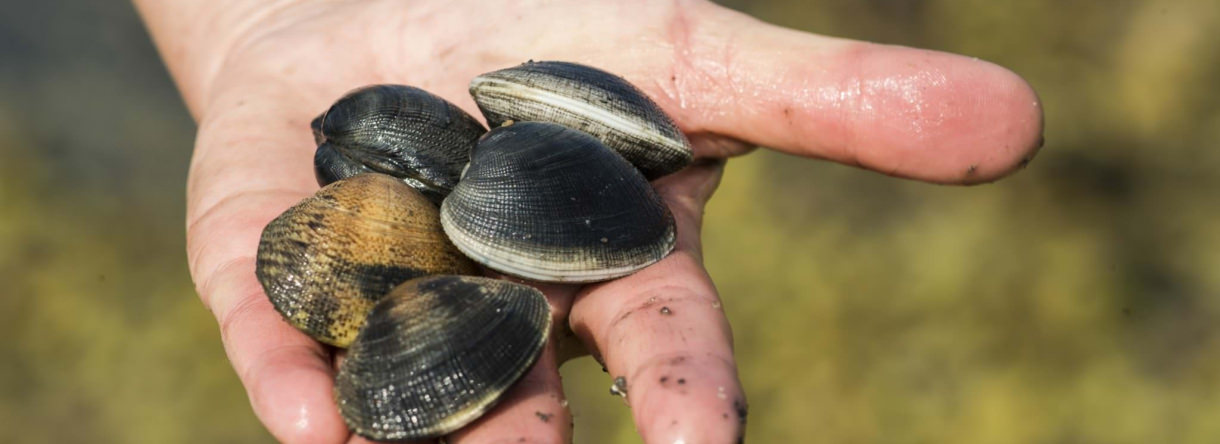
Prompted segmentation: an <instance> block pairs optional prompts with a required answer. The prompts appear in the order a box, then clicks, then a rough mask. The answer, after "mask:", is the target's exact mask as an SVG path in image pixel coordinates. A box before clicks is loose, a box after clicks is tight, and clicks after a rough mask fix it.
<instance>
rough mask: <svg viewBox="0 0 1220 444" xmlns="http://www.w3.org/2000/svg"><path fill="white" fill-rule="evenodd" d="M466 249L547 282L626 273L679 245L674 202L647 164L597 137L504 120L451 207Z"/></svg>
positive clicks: (444, 215) (474, 159)
mask: <svg viewBox="0 0 1220 444" xmlns="http://www.w3.org/2000/svg"><path fill="white" fill-rule="evenodd" d="M441 225H442V226H444V228H445V234H447V235H449V238H450V239H451V240H452V241H453V243H454V245H456V246H457V247H458V249H460V250H462V252H463V253H466V255H467V256H469V257H471V258H473V259H474V260H475V261H477V262H479V263H482V264H483V265H486V266H487V267H489V268H492V269H495V270H497V271H500V272H502V273H506V274H510V275H514V276H519V277H523V278H527V279H533V280H537V281H549V282H593V281H600V280H606V279H613V278H616V277H619V276H624V275H627V274H630V273H632V272H635V271H636V270H639V269H640V268H643V267H645V266H648V265H649V264H652V263H654V262H656V261H658V260H661V258H663V257H665V255H666V254H668V253H669V252H670V251H671V250H672V249H673V246H674V220H673V216H672V215H671V214H670V212H669V209H668V208H667V207H666V206H665V204H664V203H663V202H662V201H661V198H660V197H659V196H658V195H657V194H656V191H654V190H653V189H652V187H651V186H650V185H649V184H648V181H647V180H645V179H644V177H643V176H642V175H640V172H639V171H637V170H636V169H635V168H634V167H632V166H631V164H629V163H627V162H626V161H625V160H623V158H622V157H621V156H619V155H617V154H615V153H614V152H613V151H611V150H610V149H609V148H607V147H606V146H605V145H603V144H602V143H601V142H599V141H598V140H597V139H594V138H593V137H592V136H589V135H588V134H585V133H583V132H580V131H576V130H573V129H569V128H566V127H563V126H559V125H555V124H550V123H536V122H523V123H515V124H512V125H509V126H503V127H500V128H496V129H494V130H492V131H491V132H489V133H488V134H487V136H486V137H484V138H483V139H482V140H480V142H479V145H478V146H477V147H476V148H475V149H474V151H473V153H472V154H471V162H470V167H469V168H468V169H467V171H466V173H465V175H464V176H463V178H462V181H461V182H459V183H458V186H457V187H456V188H454V190H453V193H451V194H450V195H449V197H448V198H446V199H445V201H444V203H443V204H442V205H441Z"/></svg>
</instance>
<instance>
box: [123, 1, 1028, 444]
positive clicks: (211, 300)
mask: <svg viewBox="0 0 1220 444" xmlns="http://www.w3.org/2000/svg"><path fill="white" fill-rule="evenodd" d="M150 4H151V3H150ZM166 7H168V6H163V5H155V4H153V5H152V6H149V5H144V6H142V8H143V9H144V11H142V12H144V13H145V14H146V15H152V16H155V15H156V12H157V11H155V10H154V11H153V12H152V13H150V12H148V11H150V10H153V9H154V8H166ZM470 11H479V12H480V13H479V14H478V15H472V14H471V13H470ZM230 15H232V16H235V17H239V18H240V20H236V22H237V23H240V25H241V28H240V31H241V32H236V33H234V34H232V35H231V36H229V37H228V38H219V37H217V38H215V39H214V41H210V42H208V43H207V45H211V46H209V48H212V49H213V50H214V51H215V57H210V58H208V57H205V58H197V59H198V60H202V61H203V62H198V60H196V61H195V62H190V63H186V62H181V63H180V62H177V61H176V60H178V59H180V58H189V57H187V56H186V55H183V52H184V51H191V50H192V48H196V47H199V45H194V46H191V45H182V46H176V44H177V43H176V42H177V41H179V40H172V39H162V38H161V37H159V36H158V32H157V26H155V24H152V25H150V27H152V28H153V30H154V33H153V34H154V37H157V38H158V43H159V44H160V45H161V48H160V49H161V51H162V53H163V54H164V55H165V57H166V59H167V63H168V64H169V65H170V68H171V72H173V74H174V77H175V80H176V81H177V82H178V83H179V85H180V87H181V89H182V92H183V96H184V97H185V99H186V102H187V104H188V106H189V107H190V109H191V112H192V114H193V115H194V116H195V117H196V119H198V122H199V133H198V139H197V143H196V150H195V155H194V159H193V161H192V164H191V172H190V178H189V188H188V199H189V200H188V204H189V209H188V216H187V220H188V237H189V239H188V241H189V246H188V249H189V259H190V267H191V272H192V276H193V277H194V280H195V282H196V283H197V288H198V290H199V294H200V296H201V297H202V299H203V301H204V303H205V304H207V306H208V307H209V308H210V309H211V310H212V312H213V313H214V314H215V315H216V317H217V319H218V320H219V322H220V326H221V333H222V339H223V341H224V345H225V349H226V351H227V353H228V356H229V358H230V360H231V361H232V364H233V367H234V369H235V370H236V371H237V374H238V375H239V377H240V378H241V381H242V383H243V384H244V385H245V388H246V390H247V392H248V393H249V396H250V402H251V404H252V405H253V408H254V411H255V413H256V414H257V415H258V417H259V419H261V420H262V422H263V424H265V425H266V426H267V428H268V429H269V430H270V431H271V433H272V434H274V435H275V436H276V438H278V439H280V440H282V441H285V442H293V443H298V442H301V443H303V442H319V443H321V442H327V443H330V442H341V441H360V440H361V439H360V438H358V437H353V436H351V435H350V434H349V432H348V430H347V428H346V427H345V426H344V424H343V421H342V420H341V419H340V417H339V415H338V411H337V409H336V407H335V404H334V401H333V400H332V395H331V390H332V375H333V372H334V362H335V357H334V356H333V352H332V351H331V350H330V349H328V348H326V347H323V346H321V345H320V344H318V343H317V342H315V341H313V340H311V339H310V338H308V337H306V336H305V335H304V334H303V333H301V332H298V331H297V330H295V329H293V328H292V327H291V326H290V325H288V324H287V323H285V322H284V321H283V320H281V319H280V316H279V314H277V313H276V312H275V310H273V309H272V307H271V305H270V304H269V302H268V300H267V297H266V296H265V295H264V294H263V290H262V288H261V287H260V286H259V284H258V282H257V281H256V280H255V277H254V254H255V249H256V245H257V244H258V237H259V233H260V232H261V230H262V228H263V226H264V225H266V223H267V222H268V221H270V220H271V219H272V218H274V217H275V216H276V215H277V214H279V213H280V212H281V211H283V210H284V209H286V208H288V207H289V206H291V205H292V204H294V203H296V202H297V201H298V200H300V199H302V198H304V197H306V196H308V195H310V194H312V193H313V192H314V191H315V190H316V189H317V188H318V185H317V184H316V183H315V182H314V177H313V169H312V165H311V161H312V158H313V149H314V143H313V140H312V136H311V135H310V130H309V121H310V119H311V118H313V117H314V116H315V115H316V114H317V113H319V112H321V111H322V110H325V109H326V107H327V106H328V105H329V104H330V103H331V102H332V101H334V100H335V99H336V98H337V97H339V96H341V95H342V94H343V93H344V92H346V91H348V90H350V89H352V88H355V87H358V86H361V85H366V84H372V83H405V84H411V85H415V86H419V87H422V88H424V89H427V90H429V91H431V92H433V93H436V94H438V95H440V96H442V97H445V98H447V99H449V100H450V101H453V102H454V103H456V104H458V105H459V106H461V107H462V108H464V109H466V110H467V111H468V112H472V114H474V115H478V114H477V109H476V108H475V107H474V103H473V102H472V100H471V99H470V98H469V96H468V95H467V93H466V87H467V82H468V81H469V80H470V79H471V78H473V77H474V76H476V75H478V74H480V73H483V72H487V71H491V70H495V69H499V68H504V67H507V66H512V65H515V64H518V63H521V62H523V61H525V60H527V59H535V60H569V61H575V62H580V63H586V64H590V65H594V66H597V67H600V68H603V69H606V70H608V71H611V72H614V73H617V74H620V75H622V76H624V77H626V78H627V79H628V80H629V81H631V82H633V83H635V84H636V85H638V86H639V87H640V88H641V89H643V90H644V91H645V92H646V93H648V94H649V95H650V96H651V97H653V99H654V100H656V101H657V102H658V103H659V104H660V105H661V107H662V108H664V109H665V110H666V111H667V112H669V113H670V114H671V115H672V116H673V117H674V119H675V120H676V121H677V122H678V124H679V126H681V128H682V129H683V130H684V131H686V132H687V133H688V134H689V135H690V136H691V138H692V141H693V142H694V144H695V149H696V155H697V157H698V158H699V160H697V162H696V165H694V166H692V167H690V168H688V169H686V170H684V171H682V172H680V173H678V174H675V175H673V176H670V177H666V178H663V179H660V180H658V181H656V182H655V183H654V185H655V186H656V187H657V189H658V190H659V191H660V193H661V194H662V196H663V197H664V198H665V200H666V201H667V202H668V204H669V205H670V207H671V208H672V210H673V212H674V215H675V217H676V218H677V222H678V230H679V235H680V239H679V243H678V248H677V250H676V251H675V252H674V253H673V254H672V255H671V256H669V257H668V258H667V259H665V260H663V261H662V262H660V263H658V264H656V265H654V266H652V267H649V268H647V269H645V270H643V271H641V272H640V273H637V274H635V275H632V276H629V277H626V278H623V279H620V280H616V281H613V282H609V283H603V284H596V285H588V286H585V287H570V286H568V287H565V286H542V288H543V289H544V290H545V291H546V293H547V295H548V297H549V299H550V302H551V304H552V305H553V306H554V308H555V312H556V313H557V316H556V317H555V320H556V323H557V325H556V328H554V331H555V332H557V333H556V336H555V337H553V339H554V340H552V341H551V344H550V345H549V346H548V348H547V349H546V351H545V353H544V355H543V356H542V357H541V358H540V360H539V363H538V364H537V365H536V366H535V367H534V368H533V369H532V370H531V372H530V373H529V374H528V375H527V376H526V378H525V379H523V381H522V382H521V383H520V384H519V385H518V386H517V387H516V388H515V389H513V390H512V391H511V392H510V394H509V395H508V397H507V399H505V400H503V401H502V402H501V403H500V404H499V406H498V407H497V408H496V409H495V410H494V411H493V412H492V413H491V414H489V415H487V416H485V417H483V418H482V419H480V420H478V421H477V422H475V423H473V424H472V425H470V426H468V427H466V428H465V429H463V430H461V431H460V432H458V433H456V434H455V435H454V436H451V437H449V438H448V439H449V442H456V443H467V442H497V441H500V440H507V441H511V442H516V441H517V438H519V437H524V438H526V439H527V440H528V441H529V442H564V441H568V440H570V439H571V429H570V424H571V416H570V414H569V412H568V411H567V408H566V403H565V402H563V399H564V398H563V394H562V393H561V385H560V380H559V374H558V372H557V367H558V365H559V364H560V363H561V361H562V360H563V359H564V358H566V357H570V356H571V355H574V353H569V352H568V351H569V350H576V351H578V352H579V351H587V352H589V353H591V354H592V355H593V356H594V357H596V358H598V359H599V360H601V361H602V362H603V363H604V364H605V366H606V368H607V371H608V372H609V373H610V375H611V376H624V377H625V378H626V381H627V385H628V387H629V395H628V398H629V402H630V405H631V408H632V414H633V416H634V418H635V423H636V428H637V429H638V431H639V433H640V434H641V435H642V436H643V437H644V440H645V441H646V442H650V443H671V442H686V443H729V442H735V441H737V439H738V437H739V436H740V435H741V434H742V433H743V432H744V430H743V427H744V424H743V422H742V421H739V420H738V419H739V416H738V413H739V412H740V413H744V406H745V398H744V395H743V392H742V389H741V385H740V382H739V381H738V378H737V371H736V368H735V364H734V361H733V352H732V344H731V333H730V331H729V325H728V323H727V321H726V319H725V316H724V313H723V312H722V310H721V309H720V308H719V307H720V305H719V303H718V299H717V294H716V290H715V288H714V286H713V285H712V281H711V279H710V278H709V277H708V275H707V273H706V272H705V271H704V269H703V267H702V256H701V255H702V253H701V251H700V244H699V230H700V224H701V217H702V213H703V211H702V209H703V206H704V203H705V202H706V201H707V199H708V198H709V197H710V196H711V194H712V192H713V191H714V190H715V188H716V186H717V184H718V182H719V180H720V174H721V170H722V166H723V162H721V160H722V159H725V158H727V157H731V156H734V155H739V154H744V153H746V152H747V151H748V147H751V146H755V145H760V146H766V147H773V149H776V150H779V151H783V152H786V153H791V154H795V155H798V156H804V157H813V158H821V159H829V160H833V161H837V162H844V163H848V164H852V165H857V166H860V167H862V168H868V169H872V170H876V171H879V172H882V173H884V174H888V175H892V176H898V177H905V178H911V179H917V180H924V181H931V182H938V183H977V182H984V181H990V180H994V179H997V178H999V177H1002V176H1004V175H1006V174H1008V173H1010V172H1012V171H1014V170H1015V169H1017V168H1019V167H1020V166H1021V165H1023V164H1024V163H1025V161H1027V160H1028V159H1029V158H1030V157H1031V156H1032V155H1033V153H1034V152H1035V151H1036V150H1037V148H1038V147H1039V146H1040V144H1041V142H1040V140H1041V139H1040V137H1041V131H1042V119H1041V109H1040V107H1039V104H1038V99H1037V97H1036V96H1035V94H1034V92H1033V91H1032V90H1031V89H1030V88H1029V86H1028V85H1027V84H1026V83H1025V82H1024V81H1022V80H1021V79H1020V78H1019V77H1017V76H1016V75H1015V74H1013V73H1011V72H1009V71H1007V70H1005V69H1003V68H1000V67H998V66H996V65H993V64H990V63H987V62H982V61H978V60H973V59H970V58H967V57H961V56H955V55H949V54H944V53H938V52H932V51H924V50H917V49H909V48H902V47H894V46H882V45H874V44H869V43H862V42H853V41H846V40H841V39H834V38H828V37H823V36H817V35H811V34H805V33H799V32H795V31H790V30H785V29H782V28H778V27H774V26H771V25H767V24H765V23H762V22H759V21H756V20H754V19H752V18H749V17H746V16H744V15H741V14H738V13H735V12H732V11H729V10H726V9H723V8H721V7H718V6H715V5H712V4H709V3H706V2H701V1H675V2H660V1H653V0H633V1H589V0H571V1H547V2H544V1H506V2H482V1H480V2H475V1H388V0H387V1H366V2H358V3H336V2H308V1H298V2H287V3H283V4H276V5H275V6H274V7H266V8H262V9H259V10H257V11H254V10H251V11H243V10H240V9H239V10H234V11H232V12H230ZM206 39H207V36H201V37H198V38H191V37H190V36H188V37H187V38H184V39H182V40H181V41H195V42H198V41H204V40H206ZM167 41H168V42H169V43H166V42H167ZM196 62H198V63H196ZM184 66H185V67H184ZM793 193H794V194H793V196H792V197H791V198H794V199H795V198H799V195H800V190H793ZM793 254H800V253H798V252H794V253H793ZM662 306H664V307H668V308H669V311H668V314H664V313H662V312H661V310H660V309H659V308H660V307H662ZM569 328H570V330H569ZM564 332H574V333H575V334H574V335H571V334H570V333H569V334H566V335H565V334H564ZM666 377H667V378H666ZM678 378H682V379H683V384H682V386H680V387H679V386H676V385H675V382H676V380H677V379H678ZM607 381H609V378H607ZM606 402H611V401H610V400H609V398H607V401H606ZM539 412H542V413H544V414H549V415H552V416H549V417H547V420H546V421H543V420H541V417H540V416H539V414H538V413H539ZM726 414H727V415H726Z"/></svg>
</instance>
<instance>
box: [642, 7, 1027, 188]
mask: <svg viewBox="0 0 1220 444" xmlns="http://www.w3.org/2000/svg"><path fill="white" fill-rule="evenodd" d="M670 33H671V37H672V39H673V42H674V47H675V51H674V53H675V54H676V55H675V56H674V60H673V68H672V69H673V75H671V76H669V78H670V79H672V82H671V84H665V83H661V84H660V85H656V86H657V87H659V88H660V89H661V90H662V91H661V94H658V95H657V96H658V97H660V98H661V99H662V101H666V100H667V101H668V103H663V104H662V106H664V107H665V108H666V109H667V110H668V111H671V112H672V113H673V114H674V115H675V117H677V120H678V121H679V122H681V124H682V126H683V129H684V130H686V131H687V132H691V133H704V132H706V133H713V134H718V135H722V136H728V137H731V138H735V139H739V140H742V141H746V142H748V143H753V144H757V145H762V146H767V147H771V148H773V149H776V150H779V151H782V152H786V153H790V154H796V155H800V156H806V157H816V158H825V159H830V160H834V161H837V162H842V163H847V164H853V165H857V166H861V167H864V168H868V169H872V170H877V171H880V172H883V173H886V174H890V175H895V176H902V177H908V178H913V179H920V180H926V181H931V182H941V183H976V182H983V181H989V180H994V179H997V178H999V177H1002V176H1004V175H1006V174H1008V173H1010V172H1012V171H1014V170H1015V169H1017V168H1019V167H1020V166H1023V165H1024V163H1025V162H1027V161H1028V160H1029V159H1030V158H1031V157H1032V156H1033V154H1034V153H1035V152H1036V151H1037V149H1038V148H1039V147H1040V146H1041V144H1042V108H1041V105H1040V102H1039V100H1038V97H1037V95H1036V94H1035V93H1034V91H1033V89H1032V88H1031V87H1030V86H1029V84H1027V83H1026V82H1025V81H1024V80H1022V79H1021V78H1020V77H1019V76H1017V75H1016V74H1014V73H1013V72H1011V71H1009V70H1007V69H1005V68H1003V67H1000V66H998V65H995V64H992V63H989V62H985V61H981V60H978V59H974V58H969V57H964V56H959V55H953V54H948V53H942V52H936V51H928V50H921V49H913V48H905V47H899V46H889V45H878V44H871V43H865V42H858V41H850V40H844V39H837V38H830V37H824V36H819V35H814V34H808V33H803V32H797V31H793V30H789V29H785V28H781V27H777V26H774V25H770V24H766V23H763V22H760V21H758V20H755V19H753V18H751V17H748V16H746V15H743V14H740V13H737V12H735V11H731V10H728V9H726V8H723V7H720V6H715V5H711V4H707V5H706V6H704V7H700V8H694V9H692V10H690V11H688V12H686V13H682V14H679V15H678V16H677V17H675V19H674V20H673V24H672V25H671V29H670Z"/></svg>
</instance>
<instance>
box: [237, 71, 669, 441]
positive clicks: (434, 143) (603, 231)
mask: <svg viewBox="0 0 1220 444" xmlns="http://www.w3.org/2000/svg"><path fill="white" fill-rule="evenodd" d="M470 89H471V93H472V94H473V95H474V97H475V101H476V103H478V105H479V108H480V109H481V110H482V111H483V114H484V115H485V116H486V117H487V118H488V120H489V121H490V122H491V123H492V125H494V126H497V128H495V129H493V130H492V131H491V132H487V131H486V130H485V129H484V128H483V126H482V125H481V124H479V123H478V121H476V120H474V118H472V117H470V116H469V115H468V114H466V113H465V112H463V111H462V110H460V109H458V108H457V107H456V106H454V105H453V104H451V103H449V102H446V101H444V100H443V99H441V98H439V97H436V96H434V95H432V94H430V93H427V92H425V91H423V90H420V89H417V88H412V87H408V86H401V85H375V86H369V87H364V88H360V89H357V90H354V91H352V92H350V93H348V94H347V95H345V96H343V97H342V98H340V99H339V100H338V101H337V102H336V103H335V104H334V105H333V106H331V107H330V109H329V110H327V111H326V112H325V113H323V114H322V115H321V116H318V118H317V119H314V120H313V121H312V122H311V123H310V126H311V127H312V130H313V133H314V137H315V141H316V142H317V143H318V149H317V151H316V153H315V156H314V162H315V173H316V176H317V178H318V180H319V183H320V184H321V185H324V188H322V189H321V190H320V191H318V193H317V194H315V195H314V196H313V197H310V198H308V199H306V200H304V201H302V202H301V203H299V204H297V205H296V206H294V207H292V208H290V209H289V210H287V211H285V212H284V214H282V215H280V216H279V217H277V218H276V219H275V220H273V221H272V222H271V223H269V224H268V225H267V227H266V229H265V230H264V231H263V236H262V239H261V240H260V243H259V249H258V262H257V267H256V274H257V275H258V278H259V281H260V282H261V283H262V285H263V288H264V290H265V291H266V293H267V295H268V297H269V298H270V299H271V301H272V304H273V305H274V306H275V308H276V309H277V310H278V311H279V312H280V313H281V314H282V315H283V316H284V318H285V319H286V320H288V321H289V322H290V323H291V324H292V325H294V326H296V327H297V328H298V329H300V330H302V331H304V332H306V333H308V334H310V335H311V336H313V337H314V338H316V339H317V340H319V341H321V342H325V343H328V344H331V345H335V346H339V347H347V346H349V345H350V346H351V349H350V352H349V354H348V357H347V359H346V360H345V361H344V362H343V364H342V365H341V366H340V371H339V375H338V376H337V377H336V391H335V394H336V398H337V402H338V404H339V406H340V412H341V413H342V415H343V417H344V420H345V421H346V422H347V423H348V426H349V427H351V428H352V429H353V430H354V431H355V432H356V433H357V434H359V435H361V436H365V437H369V438H374V439H419V438H429V437H437V436H441V435H444V434H447V433H449V432H452V431H453V430H456V429H457V428H459V427H461V426H463V425H465V424H467V423H469V422H470V421H473V420H474V419H475V418H477V417H478V416H479V415H481V414H482V413H483V412H485V411H486V410H487V409H489V408H490V407H491V406H492V405H494V404H495V402H496V401H497V400H498V399H499V397H500V396H501V395H502V394H503V393H504V392H505V391H506V390H507V389H508V388H509V387H510V386H511V385H512V384H513V383H514V382H515V381H516V380H517V379H518V378H519V377H520V376H521V375H523V374H524V373H525V372H526V371H527V370H528V368H529V366H530V365H531V364H532V363H533V362H534V360H535V359H536V358H537V356H538V354H539V353H540V352H541V350H542V346H543V344H544V343H545V341H546V339H547V337H548V335H549V331H550V322H551V321H550V308H549V306H548V305H547V303H546V300H545V298H544V297H543V296H542V294H541V293H540V292H538V291H537V290H534V289H532V288H530V287H527V286H523V285H519V284H511V283H507V282H501V281H494V280H489V279H483V278H474V277H465V276H454V275H462V274H474V273H476V272H477V270H476V268H477V267H475V266H474V265H473V263H472V262H471V261H470V260H468V259H466V257H465V256H469V257H470V258H472V259H474V261H476V262H478V263H481V264H483V265H485V266H486V267H488V268H491V269H494V270H496V271H500V272H502V273H505V274H510V275H514V276H519V277H523V278H526V279H532V280H538V281H553V282H594V281H599V280H606V279H613V278H617V277H620V276H625V275H627V274H630V273H633V272H635V271H637V270H639V269H641V268H644V267H646V266H648V265H650V264H652V263H655V262H657V261H659V260H661V259H662V258H664V257H665V255H667V254H669V252H670V251H671V250H672V249H673V247H674V241H675V238H676V236H675V226H674V220H673V216H672V215H671V214H670V212H669V209H668V208H667V207H666V206H665V204H664V202H663V201H662V200H661V199H660V197H659V196H658V195H657V194H656V192H655V191H654V190H653V189H652V187H651V186H650V185H649V184H648V180H649V179H654V178H657V177H660V176H662V175H665V174H668V173H672V172H675V171H677V170H680V169H682V168H684V167H685V166H686V165H687V164H688V163H689V162H690V160H691V158H692V152H691V149H690V144H689V142H688V141H687V140H686V138H685V137H684V136H683V135H682V133H681V132H680V131H679V130H678V129H677V127H676V126H675V125H674V124H673V122H672V120H670V119H669V118H668V117H667V116H665V114H664V113H662V112H661V111H660V108H659V107H658V106H657V105H656V104H655V103H653V102H652V101H651V100H649V99H648V98H647V97H646V96H645V95H644V94H643V93H641V92H640V91H639V90H638V89H636V88H635V87H633V86H631V85H630V84H629V83H627V82H626V81H625V80H623V79H621V78H619V77H617V76H614V75H612V74H609V73H606V72H604V71H600V70H597V69H594V68H590V67H586V66H581V65H576V64H571V63H564V62H538V63H534V62H530V63H526V64H523V65H520V66H518V67H515V68H509V69H505V70H500V71H496V72H493V73H489V74H485V75H483V76H479V77H478V78H476V79H475V80H474V81H473V82H472V83H471V88H470ZM513 122H517V123H513ZM633 165H634V167H633ZM387 174H388V175H389V176H387ZM390 176H393V177H390ZM332 182H333V183H332ZM437 205H439V206H440V209H439V210H438V208H437ZM442 227H443V229H442ZM446 235H447V237H446ZM451 240H452V243H451V242H450V241H451ZM463 253H464V254H465V256H463ZM428 275H444V276H434V277H426V276H428ZM391 289H393V291H391Z"/></svg>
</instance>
